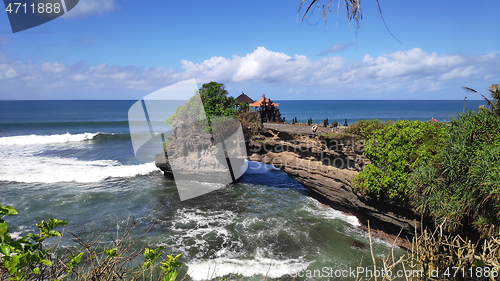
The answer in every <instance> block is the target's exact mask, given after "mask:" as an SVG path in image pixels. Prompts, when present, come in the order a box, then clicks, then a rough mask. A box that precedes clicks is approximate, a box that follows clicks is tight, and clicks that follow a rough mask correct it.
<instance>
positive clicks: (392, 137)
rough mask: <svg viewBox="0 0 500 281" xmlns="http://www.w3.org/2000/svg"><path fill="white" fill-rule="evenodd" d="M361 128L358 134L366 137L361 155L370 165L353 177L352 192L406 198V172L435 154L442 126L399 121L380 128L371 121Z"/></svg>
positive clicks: (437, 149)
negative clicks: (363, 153) (364, 148)
mask: <svg viewBox="0 0 500 281" xmlns="http://www.w3.org/2000/svg"><path fill="white" fill-rule="evenodd" d="M364 125H365V126H362V128H364V129H363V130H361V132H362V133H363V134H366V135H368V136H370V137H369V139H368V140H367V145H366V151H365V155H366V156H367V158H368V159H369V160H370V162H371V163H370V164H368V165H366V167H365V169H364V171H362V172H360V173H359V174H358V175H357V176H356V177H355V178H354V182H353V184H354V188H355V190H356V191H357V192H360V193H364V194H368V195H371V196H375V197H388V198H389V199H399V200H405V199H407V198H408V195H409V194H410V191H411V181H410V178H409V175H410V173H411V172H412V171H413V170H414V169H415V168H416V167H418V166H419V165H422V164H424V163H426V162H427V161H430V160H432V159H433V158H434V156H435V154H437V152H438V151H439V149H440V148H441V146H442V144H443V143H444V137H445V135H446V124H444V123H431V122H420V121H408V120H403V121H398V122H396V123H394V124H392V125H387V124H385V125H384V124H383V123H381V122H380V121H378V120H374V121H371V122H370V123H367V124H364Z"/></svg>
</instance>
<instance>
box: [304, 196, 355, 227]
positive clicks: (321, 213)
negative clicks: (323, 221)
mask: <svg viewBox="0 0 500 281" xmlns="http://www.w3.org/2000/svg"><path fill="white" fill-rule="evenodd" d="M307 200H309V201H311V203H312V205H313V206H314V207H313V208H311V207H310V206H307V205H306V206H305V207H304V208H305V209H306V210H307V211H309V212H311V213H313V214H314V216H317V217H320V218H327V219H339V220H342V221H345V222H347V223H348V224H350V225H352V226H354V227H359V226H361V224H360V223H359V220H358V218H357V217H356V216H352V215H346V214H344V213H342V212H341V211H338V210H335V209H332V208H330V207H328V206H325V205H323V204H321V203H320V202H318V200H316V199H314V198H311V197H309V198H308V199H307Z"/></svg>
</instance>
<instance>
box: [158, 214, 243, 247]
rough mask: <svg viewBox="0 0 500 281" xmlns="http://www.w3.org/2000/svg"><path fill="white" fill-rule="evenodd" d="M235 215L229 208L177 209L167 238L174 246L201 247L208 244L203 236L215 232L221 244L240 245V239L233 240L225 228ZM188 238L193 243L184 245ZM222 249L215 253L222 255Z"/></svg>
mask: <svg viewBox="0 0 500 281" xmlns="http://www.w3.org/2000/svg"><path fill="white" fill-rule="evenodd" d="M236 217H237V216H236V213H234V212H232V211H229V210H221V211H219V212H216V211H214V212H211V213H206V212H204V211H201V210H199V209H191V208H182V209H178V210H177V211H176V214H175V222H174V223H173V225H172V227H171V230H172V232H173V233H172V234H171V235H170V237H169V240H170V242H173V243H175V247H177V248H182V249H184V250H187V249H189V248H193V247H194V248H202V247H206V246H207V244H208V242H207V241H206V239H205V237H206V236H207V235H208V234H210V233H215V235H216V236H217V237H219V238H222V241H223V242H222V244H223V245H229V244H239V245H240V246H241V244H240V243H241V241H234V240H233V236H232V235H231V233H230V232H229V230H228V228H227V226H228V225H230V224H232V223H233V222H234V220H235V219H236ZM188 240H190V241H191V242H193V243H194V244H189V245H186V244H185V242H186V241H188ZM167 244H168V243H167ZM224 250H225V249H224V248H222V249H221V250H220V251H219V252H217V253H216V255H217V256H223V255H224Z"/></svg>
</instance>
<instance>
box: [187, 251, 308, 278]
mask: <svg viewBox="0 0 500 281" xmlns="http://www.w3.org/2000/svg"><path fill="white" fill-rule="evenodd" d="M309 264H310V262H305V261H303V260H302V259H287V260H277V259H271V258H264V257H262V256H261V255H257V257H255V258H254V259H235V258H216V259H212V260H194V261H191V262H188V263H187V264H186V265H187V266H189V270H188V274H189V276H190V277H191V278H193V280H207V279H210V278H214V277H222V276H226V275H230V274H234V275H236V274H238V275H240V276H241V275H243V276H245V277H250V276H254V275H259V274H260V275H262V276H267V277H269V278H279V277H282V276H286V275H288V274H291V273H294V272H299V271H303V270H305V269H306V268H307V267H308V266H309Z"/></svg>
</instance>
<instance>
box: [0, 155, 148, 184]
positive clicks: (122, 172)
mask: <svg viewBox="0 0 500 281" xmlns="http://www.w3.org/2000/svg"><path fill="white" fill-rule="evenodd" d="M156 170H157V167H156V166H155V164H154V163H146V164H141V165H121V164H120V163H118V161H114V160H94V161H83V160H78V159H76V158H59V157H41V156H31V157H12V159H11V160H10V161H2V162H0V181H13V182H24V183H33V182H42V183H55V182H71V181H74V182H99V181H101V180H104V179H106V178H115V177H134V176H137V175H146V174H149V173H151V172H153V171H156Z"/></svg>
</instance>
